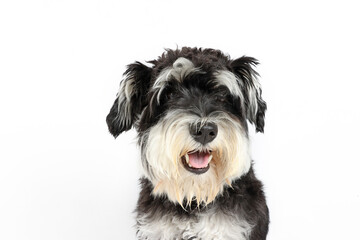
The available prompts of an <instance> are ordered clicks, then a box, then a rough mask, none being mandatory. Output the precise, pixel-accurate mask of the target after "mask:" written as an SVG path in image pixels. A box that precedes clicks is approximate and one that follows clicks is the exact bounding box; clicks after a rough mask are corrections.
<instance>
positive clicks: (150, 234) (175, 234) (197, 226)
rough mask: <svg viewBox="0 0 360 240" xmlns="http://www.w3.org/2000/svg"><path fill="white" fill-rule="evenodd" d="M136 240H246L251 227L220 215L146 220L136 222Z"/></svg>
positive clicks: (205, 214)
mask: <svg viewBox="0 0 360 240" xmlns="http://www.w3.org/2000/svg"><path fill="white" fill-rule="evenodd" d="M137 220H138V225H137V228H138V232H137V237H138V239H149V240H152V239H156V240H168V239H169V240H173V239H176V240H190V239H191V240H200V239H202V240H221V239H222V240H223V239H227V240H232V239H237V240H239V239H240V240H246V239H248V238H249V235H250V232H251V226H250V224H249V223H247V222H246V221H245V220H244V219H242V218H239V217H237V216H233V215H227V214H224V213H223V212H216V211H208V212H206V213H200V214H198V215H197V216H196V217H195V218H190V219H184V218H179V217H177V216H169V215H163V216H160V215H159V216H146V215H143V216H142V217H140V218H138V219H137Z"/></svg>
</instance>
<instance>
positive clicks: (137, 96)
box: [106, 62, 152, 138]
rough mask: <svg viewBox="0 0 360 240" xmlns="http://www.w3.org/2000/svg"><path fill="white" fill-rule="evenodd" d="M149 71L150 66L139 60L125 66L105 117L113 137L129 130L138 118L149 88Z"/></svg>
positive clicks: (150, 70) (150, 69)
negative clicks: (115, 95)
mask: <svg viewBox="0 0 360 240" xmlns="http://www.w3.org/2000/svg"><path fill="white" fill-rule="evenodd" d="M151 72H152V68H149V67H147V66H145V65H144V64H142V63H140V62H136V63H133V64H130V65H128V66H127V70H126V71H125V73H124V76H125V78H124V79H123V80H122V81H121V83H120V89H119V92H118V94H117V97H116V99H115V102H114V105H113V106H112V108H111V109H110V113H109V114H108V115H107V117H106V122H107V125H108V127H109V131H110V133H111V134H112V135H113V136H114V137H115V138H116V137H117V136H119V134H120V133H122V132H123V131H127V130H129V129H130V128H131V127H132V125H133V124H134V122H135V121H136V120H137V119H138V118H139V115H140V113H141V111H142V109H143V107H144V105H145V101H146V95H147V92H148V90H149V86H150V80H151Z"/></svg>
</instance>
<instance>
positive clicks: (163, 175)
mask: <svg viewBox="0 0 360 240" xmlns="http://www.w3.org/2000/svg"><path fill="white" fill-rule="evenodd" d="M257 64H258V61H257V60H256V59H255V58H252V57H248V56H243V57H240V58H237V59H234V60H232V59H231V58H230V57H229V56H228V55H226V54H224V53H223V52H221V51H219V50H215V49H208V48H207V49H203V48H190V47H183V48H181V49H175V50H170V49H167V50H166V51H165V52H164V53H163V54H162V55H161V56H160V57H158V58H157V59H155V60H152V61H148V62H147V65H145V64H143V63H140V62H135V63H133V64H130V65H128V66H127V69H126V71H125V73H124V79H123V81H121V83H120V90H119V92H118V94H117V96H116V99H115V102H114V104H113V106H112V108H111V110H110V113H109V114H108V116H107V118H106V121H107V124H108V128H109V131H110V133H111V134H112V135H113V136H114V137H115V138H116V137H117V136H118V135H119V134H121V133H122V132H124V131H127V130H129V129H131V128H132V127H133V126H134V127H135V129H136V130H137V133H138V144H139V146H140V149H141V165H142V168H143V177H142V178H141V179H140V186H141V192H140V196H139V199H138V203H137V207H136V214H137V216H136V236H137V238H138V239H141V240H145V239H147V240H173V239H182V240H190V239H191V240H195V239H197V240H200V239H201V240H211V239H222V240H228V239H229V240H231V239H241V240H245V239H246V240H262V239H266V235H267V232H268V225H269V211H268V207H267V205H266V199H265V195H264V192H263V185H262V183H261V182H260V181H259V180H258V179H257V178H256V177H255V174H254V171H253V167H252V165H253V162H252V160H251V158H250V153H249V137H248V132H249V130H248V122H249V123H251V124H253V125H254V126H255V129H256V132H263V131H264V119H265V111H266V108H267V107H266V102H265V101H264V100H263V99H262V90H261V86H260V84H259V82H258V73H257V72H256V70H255V69H254V68H255V67H256V65H257Z"/></svg>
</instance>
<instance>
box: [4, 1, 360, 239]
mask: <svg viewBox="0 0 360 240" xmlns="http://www.w3.org/2000/svg"><path fill="white" fill-rule="evenodd" d="M359 23H360V17H359V6H357V3H356V1H345V0H342V1H262V2H260V1H195V0H193V1H186V0H185V1H169V0H168V1H154V0H152V1H122V2H121V1H100V0H98V1H89V0H87V1H55V0H52V1H50V0H49V1H46V0H43V1H40V0H37V1H10V0H9V1H1V3H0V35H1V37H0V80H1V82H0V113H1V117H0V121H1V124H0V148H1V151H0V239H4V240H10V239H21V240H23V239H24V240H25V239H34V240H35V239H36V240H42V239H44V240H45V239H46V240H48V239H66V240H69V239H74V240H81V239H86V240H92V239H107V240H111V239H114V240H115V239H135V237H134V236H135V230H134V228H133V225H134V223H135V222H134V214H133V213H132V211H133V210H134V208H135V204H136V200H137V195H138V191H139V189H138V181H137V179H138V177H139V174H140V171H139V163H138V162H139V158H138V156H139V153H138V149H137V147H136V138H135V137H136V133H135V132H134V131H133V130H132V131H129V132H127V133H125V134H122V135H121V136H120V137H119V138H118V139H117V140H114V139H113V137H112V136H111V135H110V134H109V133H108V130H107V126H106V123H105V117H106V115H107V113H108V111H109V109H110V107H111V105H112V103H113V100H114V99H115V95H116V93H117V89H118V85H119V82H120V80H121V78H122V73H123V72H124V70H125V65H127V64H129V63H132V62H134V61H136V60H138V61H142V62H144V61H146V60H151V59H154V58H156V57H157V56H158V55H160V54H161V53H162V52H163V49H164V48H176V46H179V47H182V46H198V47H212V48H217V49H221V50H222V51H224V52H225V53H228V54H230V55H231V56H232V57H233V58H236V57H240V56H242V55H244V54H246V55H249V56H253V57H256V58H257V59H259V60H260V62H261V65H260V66H259V67H258V69H257V70H258V71H259V72H260V74H261V83H262V85H263V97H264V99H265V100H266V101H267V103H268V112H267V116H266V127H265V134H264V135H262V134H255V133H254V130H253V129H251V132H252V133H251V139H252V142H253V144H252V153H253V158H254V159H255V162H256V165H255V169H256V171H257V175H258V177H259V178H260V179H261V180H262V181H263V182H264V184H265V191H266V195H267V199H268V204H269V208H270V212H271V225H270V232H269V235H268V239H270V240H289V239H291V240H297V239H299V240H304V239H316V240H318V239H360V234H359V226H360V222H359V216H360V186H359V183H360V174H359V170H360V168H359V167H360V164H359V162H360V154H359V148H360V144H359V136H360V127H359V124H360V110H359V103H360V97H359V95H360V89H359V86H360V85H359V81H360V74H359V56H360V47H359V45H360V34H359V32H360V31H359Z"/></svg>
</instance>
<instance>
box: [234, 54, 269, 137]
mask: <svg viewBox="0 0 360 240" xmlns="http://www.w3.org/2000/svg"><path fill="white" fill-rule="evenodd" d="M258 63H259V62H258V61H257V60H256V59H255V58H252V57H247V56H243V57H241V58H238V59H235V60H234V61H232V62H231V68H232V71H233V73H234V74H235V75H236V76H237V77H238V78H239V80H240V85H241V86H240V87H241V90H242V93H243V96H244V103H243V104H242V105H243V107H244V108H245V113H246V117H247V119H248V120H249V122H250V123H253V124H255V127H256V131H257V132H264V125H265V122H264V120H265V111H266V102H265V101H264V100H263V99H262V97H261V86H260V84H259V82H258V80H257V77H258V75H259V74H258V73H257V72H256V71H255V70H254V67H255V66H256V65H257V64H258Z"/></svg>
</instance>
